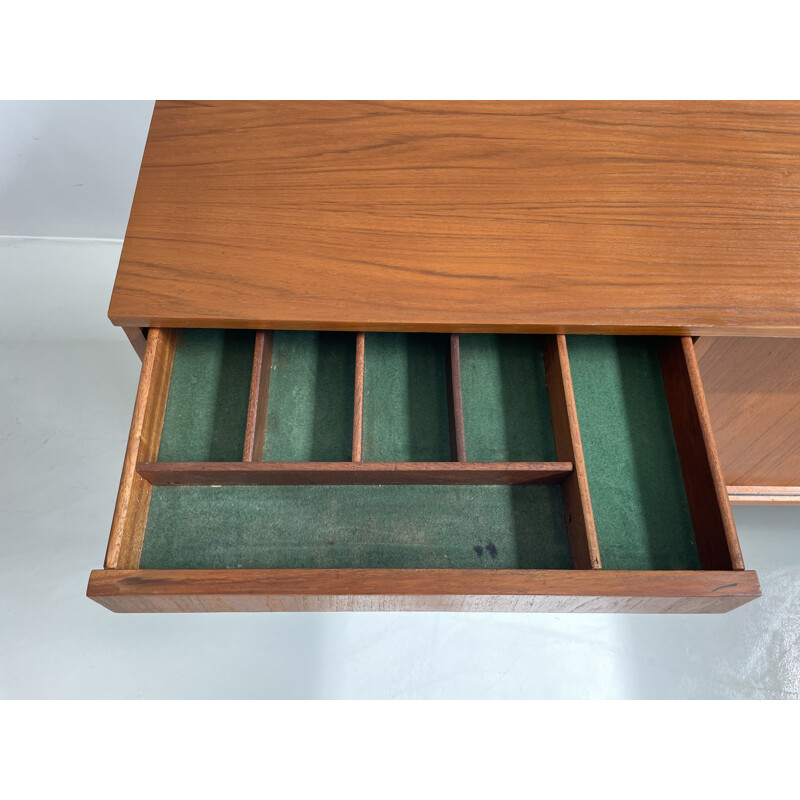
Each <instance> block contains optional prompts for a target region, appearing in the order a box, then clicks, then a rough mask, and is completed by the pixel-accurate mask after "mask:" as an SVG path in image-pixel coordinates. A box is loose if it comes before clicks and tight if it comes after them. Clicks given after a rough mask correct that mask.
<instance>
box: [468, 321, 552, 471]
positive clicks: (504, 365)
mask: <svg viewBox="0 0 800 800" xmlns="http://www.w3.org/2000/svg"><path fill="white" fill-rule="evenodd" d="M459 339H460V356H461V358H460V363H461V376H460V377H461V390H462V397H463V401H462V402H463V409H464V411H463V413H464V428H465V438H466V459H467V460H468V461H555V460H556V458H557V456H556V447H555V441H554V439H553V427H552V423H551V420H550V403H549V398H548V392H547V381H546V379H545V372H544V360H543V356H542V343H543V342H542V339H541V337H538V336H523V335H513V334H507V335H506V334H461V335H460V337H459Z"/></svg>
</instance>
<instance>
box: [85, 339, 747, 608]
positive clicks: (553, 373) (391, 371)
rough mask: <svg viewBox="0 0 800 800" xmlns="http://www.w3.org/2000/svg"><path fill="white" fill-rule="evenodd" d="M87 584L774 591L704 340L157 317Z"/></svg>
mask: <svg viewBox="0 0 800 800" xmlns="http://www.w3.org/2000/svg"><path fill="white" fill-rule="evenodd" d="M88 595H89V597H91V598H92V599H94V600H96V601H97V602H99V603H102V604H103V605H105V606H107V607H108V608H110V609H112V610H114V611H299V610H311V611H319V610H405V609H407V610H474V611H558V612H567V611H631V612H679V613H686V612H721V611H728V610H730V609H732V608H735V607H736V606H739V605H741V604H742V603H745V602H747V601H749V600H752V599H753V598H756V597H758V596H759V595H760V590H759V585H758V579H757V577H756V574H755V573H754V572H748V571H745V570H744V564H743V561H742V556H741V552H740V549H739V543H738V540H737V536H736V529H735V526H734V522H733V517H732V514H731V510H730V506H729V503H728V497H727V493H726V488H725V485H724V481H723V478H722V473H721V470H720V466H719V462H718V459H717V455H716V449H715V445H714V441H713V437H712V433H711V427H710V424H709V420H708V413H707V410H706V404H705V399H704V396H703V390H702V386H701V383H700V377H699V372H698V369H697V363H696V360H695V356H694V350H693V345H692V341H691V339H690V338H688V337H684V338H678V337H670V338H656V337H622V336H620V337H615V336H562V335H544V336H530V335H492V334H460V335H458V334H400V333H367V334H355V333H331V332H310V331H275V332H270V331H258V332H254V331H241V330H237V331H226V330H209V329H185V330H177V329H166V328H161V329H159V328H152V329H150V331H149V335H148V340H147V350H146V354H145V358H144V363H143V367H142V375H141V380H140V383H139V391H138V395H137V399H136V406H135V409H134V415H133V422H132V425H131V433H130V438H129V442H128V450H127V453H126V456H125V462H124V466H123V472H122V479H121V482H120V490H119V496H118V498H117V505H116V509H115V513H114V520H113V524H112V529H111V536H110V540H109V545H108V551H107V554H106V562H105V569H103V570H96V571H94V572H92V575H91V577H90V580H89V588H88Z"/></svg>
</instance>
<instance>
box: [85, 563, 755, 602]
mask: <svg viewBox="0 0 800 800" xmlns="http://www.w3.org/2000/svg"><path fill="white" fill-rule="evenodd" d="M87 596H88V597H90V598H91V599H92V600H95V601H96V602H98V603H100V604H101V605H103V606H105V607H106V608H109V609H111V610H112V611H117V612H208V611H218V612H227V611H525V612H551V613H567V612H628V613H721V612H725V611H730V610H731V609H733V608H736V607H738V606H740V605H743V604H744V603H747V602H749V601H750V600H754V599H756V598H757V597H760V596H761V589H760V586H759V582H758V576H757V575H756V573H755V572H753V571H751V570H747V571H696V572H688V571H686V572H666V571H665V572H645V571H621V570H608V571H603V570H498V571H496V572H491V573H487V572H486V571H484V570H382V569H376V570H334V569H323V570H292V569H286V570H267V569H265V570H249V569H231V570H109V569H106V570H94V571H93V572H92V574H91V577H90V579H89V586H88V589H87Z"/></svg>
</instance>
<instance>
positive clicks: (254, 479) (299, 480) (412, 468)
mask: <svg viewBox="0 0 800 800" xmlns="http://www.w3.org/2000/svg"><path fill="white" fill-rule="evenodd" d="M137 470H138V473H139V475H141V476H142V477H143V478H144V479H145V480H147V481H149V482H150V483H151V484H153V485H154V486H273V485H274V486H301V485H320V486H323V485H324V486H335V485H346V484H353V485H357V484H358V485H368V484H384V485H385V484H394V485H398V484H407V485H412V484H473V485H478V484H506V485H521V484H533V483H561V482H562V481H564V480H566V479H568V478H569V476H570V475H571V474H572V464H571V463H569V462H560V461H550V462H509V463H505V462H493V463H459V462H453V461H431V462H394V461H392V462H369V463H354V462H351V461H320V462H310V461H309V462H299V461H298V462H296V461H292V462H275V461H272V462H253V463H247V462H238V461H235V462H227V463H225V462H196V463H190V462H165V461H161V462H151V463H140V464H138V465H137Z"/></svg>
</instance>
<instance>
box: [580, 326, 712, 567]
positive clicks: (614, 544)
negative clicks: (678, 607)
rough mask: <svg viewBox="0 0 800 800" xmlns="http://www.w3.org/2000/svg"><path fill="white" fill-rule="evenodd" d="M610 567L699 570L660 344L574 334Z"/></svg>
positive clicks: (596, 508)
mask: <svg viewBox="0 0 800 800" xmlns="http://www.w3.org/2000/svg"><path fill="white" fill-rule="evenodd" d="M566 340H567V347H568V350H569V359H570V366H571V370H572V381H573V386H574V390H575V401H576V406H577V412H578V421H579V424H580V433H581V439H582V442H583V451H584V457H585V460H586V470H587V475H588V482H589V491H590V493H591V501H592V509H593V512H594V520H595V525H596V528H597V540H598V544H599V549H600V556H601V558H602V564H603V568H604V569H650V570H653V569H656V570H659V569H661V570H672V569H675V570H679V569H699V568H700V560H699V557H698V550H697V544H696V542H695V535H694V528H693V525H692V516H691V514H690V511H689V505H688V501H687V497H686V491H685V489H684V484H683V477H682V473H681V466H680V463H679V460H678V452H677V449H676V444H675V436H674V434H673V430H672V424H671V420H670V411H669V407H668V404H667V398H666V394H665V390H664V381H663V379H662V376H661V368H660V365H659V340H658V339H656V338H654V337H638V336H637V337H632V336H567V337H566Z"/></svg>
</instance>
